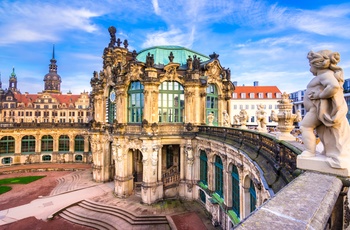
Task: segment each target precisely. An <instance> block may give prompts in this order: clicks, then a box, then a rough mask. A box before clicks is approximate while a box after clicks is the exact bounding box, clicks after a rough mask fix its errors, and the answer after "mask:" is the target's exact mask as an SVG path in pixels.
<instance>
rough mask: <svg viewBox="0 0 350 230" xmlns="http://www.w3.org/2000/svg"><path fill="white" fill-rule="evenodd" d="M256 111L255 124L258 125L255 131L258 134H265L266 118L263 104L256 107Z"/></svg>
mask: <svg viewBox="0 0 350 230" xmlns="http://www.w3.org/2000/svg"><path fill="white" fill-rule="evenodd" d="M257 108H258V110H257V111H256V122H257V123H258V127H257V130H258V131H259V132H267V127H266V125H267V118H266V111H265V109H264V108H265V106H264V105H263V104H260V105H258V106H257Z"/></svg>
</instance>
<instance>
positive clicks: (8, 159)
mask: <svg viewBox="0 0 350 230" xmlns="http://www.w3.org/2000/svg"><path fill="white" fill-rule="evenodd" d="M1 163H2V164H4V165H7V164H12V157H4V158H2V160H1Z"/></svg>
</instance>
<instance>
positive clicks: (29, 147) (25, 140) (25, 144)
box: [21, 135, 35, 153]
mask: <svg viewBox="0 0 350 230" xmlns="http://www.w3.org/2000/svg"><path fill="white" fill-rule="evenodd" d="M21 152H22V153H34V152H35V137H34V136H32V135H29V136H24V137H22V145H21Z"/></svg>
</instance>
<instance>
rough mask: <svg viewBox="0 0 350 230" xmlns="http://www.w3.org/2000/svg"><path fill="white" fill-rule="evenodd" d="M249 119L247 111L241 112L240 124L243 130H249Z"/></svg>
mask: <svg viewBox="0 0 350 230" xmlns="http://www.w3.org/2000/svg"><path fill="white" fill-rule="evenodd" d="M248 119H249V116H248V113H247V111H246V110H245V109H242V110H241V111H240V112H239V123H241V129H247V128H248V127H247V121H248Z"/></svg>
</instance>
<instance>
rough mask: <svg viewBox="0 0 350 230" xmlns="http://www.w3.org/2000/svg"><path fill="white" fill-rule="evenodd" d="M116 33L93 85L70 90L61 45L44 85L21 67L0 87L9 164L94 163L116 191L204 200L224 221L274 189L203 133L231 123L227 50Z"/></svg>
mask: <svg viewBox="0 0 350 230" xmlns="http://www.w3.org/2000/svg"><path fill="white" fill-rule="evenodd" d="M109 33H110V42H109V44H108V46H107V47H106V48H105V49H104V51H103V56H102V57H103V69H102V70H101V71H99V72H97V71H95V72H94V73H93V76H92V78H91V80H90V83H91V87H92V91H91V92H90V93H87V92H84V93H81V94H80V95H73V94H70V93H68V94H62V93H61V91H60V84H61V77H60V76H59V75H58V74H57V65H56V60H55V57H54V52H53V56H52V59H51V64H50V65H49V73H48V74H46V75H45V77H44V82H45V87H44V90H43V92H41V93H38V94H29V93H24V94H23V93H21V92H20V91H19V90H18V89H17V77H16V74H15V71H14V70H13V73H12V74H11V76H10V79H9V88H8V89H7V90H1V92H0V106H1V107H0V127H1V128H0V165H10V164H28V163H39V162H61V163H65V162H86V163H92V171H93V180H94V181H97V182H108V181H114V186H115V188H114V193H115V195H116V196H118V197H128V196H130V195H132V194H138V195H139V196H140V199H141V202H142V203H144V204H153V203H156V202H158V201H160V200H164V199H174V198H176V199H186V200H199V202H202V204H203V205H204V207H205V208H206V209H207V210H208V212H210V214H211V216H212V222H213V224H214V225H221V226H222V228H224V229H229V228H230V227H231V226H233V225H235V224H237V223H238V222H239V221H240V220H241V219H243V218H244V217H246V216H248V215H249V214H250V213H251V212H252V211H253V210H254V209H255V208H256V207H257V206H259V205H261V204H262V203H263V202H264V201H265V200H267V199H268V198H270V197H271V195H273V192H272V190H271V189H270V188H269V187H268V186H266V183H265V182H264V179H263V176H262V174H263V173H262V171H261V170H260V169H259V168H258V166H257V165H256V164H255V163H254V162H253V161H252V160H250V158H249V157H248V156H247V155H246V154H245V153H243V152H242V151H240V150H238V149H237V148H235V147H233V146H230V145H227V144H225V143H223V142H219V141H215V140H212V139H210V138H204V137H200V136H198V135H196V133H197V132H198V129H199V127H201V126H202V127H203V126H207V127H213V128H215V126H225V127H229V126H231V122H230V119H227V118H228V117H229V118H230V117H232V114H231V115H230V114H228V113H230V111H232V108H231V99H232V95H233V92H234V90H235V86H234V84H233V83H232V82H231V72H230V69H229V68H224V67H223V66H221V64H220V61H219V55H218V54H216V53H215V52H214V53H212V54H210V55H209V56H207V55H204V54H201V53H198V52H196V51H193V50H190V49H187V48H184V47H180V46H156V47H151V48H147V49H144V50H141V51H139V52H136V51H135V50H134V51H130V50H129V49H128V41H127V40H125V41H121V40H120V39H119V38H118V39H117V38H116V36H115V35H116V29H115V28H114V27H110V28H109Z"/></svg>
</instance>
